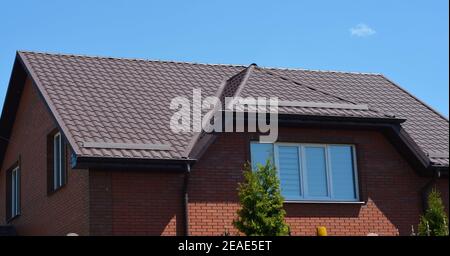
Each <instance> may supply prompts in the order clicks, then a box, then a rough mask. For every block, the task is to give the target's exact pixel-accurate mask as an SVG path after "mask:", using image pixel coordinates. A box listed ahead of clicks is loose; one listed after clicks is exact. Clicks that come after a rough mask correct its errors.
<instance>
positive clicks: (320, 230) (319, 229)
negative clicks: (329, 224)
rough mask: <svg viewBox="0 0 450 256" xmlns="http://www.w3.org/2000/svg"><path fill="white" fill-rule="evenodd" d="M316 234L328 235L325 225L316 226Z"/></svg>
mask: <svg viewBox="0 0 450 256" xmlns="http://www.w3.org/2000/svg"><path fill="white" fill-rule="evenodd" d="M317 236H328V233H327V228H326V227H317Z"/></svg>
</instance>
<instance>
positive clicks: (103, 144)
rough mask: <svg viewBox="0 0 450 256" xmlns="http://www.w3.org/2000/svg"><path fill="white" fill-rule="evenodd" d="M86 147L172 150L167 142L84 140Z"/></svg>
mask: <svg viewBox="0 0 450 256" xmlns="http://www.w3.org/2000/svg"><path fill="white" fill-rule="evenodd" d="M83 147H84V148H103V149H148V150H171V148H172V147H171V146H170V145H165V144H135V143H110V142H83Z"/></svg>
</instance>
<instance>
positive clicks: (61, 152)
mask: <svg viewBox="0 0 450 256" xmlns="http://www.w3.org/2000/svg"><path fill="white" fill-rule="evenodd" d="M48 148H49V150H48V152H47V153H48V154H49V158H48V159H49V161H48V174H47V176H48V190H49V192H53V191H56V190H58V189H59V188H61V187H63V186H64V185H65V184H66V181H67V174H66V150H65V143H64V138H63V136H62V135H61V133H60V132H54V133H52V134H50V135H49V141H48Z"/></svg>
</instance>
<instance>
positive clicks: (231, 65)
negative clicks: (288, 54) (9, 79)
mask: <svg viewBox="0 0 450 256" xmlns="http://www.w3.org/2000/svg"><path fill="white" fill-rule="evenodd" d="M17 52H20V53H25V54H27V53H31V54H42V55H51V56H66V57H81V58H92V59H93V58H97V59H112V60H129V61H146V62H159V63H173V64H191V65H202V66H227V67H240V68H244V67H246V65H243V64H220V63H203V62H194V61H174V60H162V59H144V58H132V57H112V56H101V55H87V54H69V53H59V52H53V53H50V52H40V51H25V50H19V51H17Z"/></svg>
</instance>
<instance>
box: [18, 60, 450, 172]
mask: <svg viewBox="0 0 450 256" xmlns="http://www.w3.org/2000/svg"><path fill="white" fill-rule="evenodd" d="M19 55H20V57H21V58H22V61H23V62H24V63H25V65H26V66H27V68H28V69H29V72H30V73H31V74H32V76H33V79H34V80H35V82H36V84H37V86H38V88H39V90H40V91H41V93H42V95H43V96H44V98H45V100H46V101H47V104H48V105H49V107H50V109H51V111H52V113H53V114H54V116H55V118H56V119H57V121H58V123H59V125H60V126H61V128H62V129H63V131H64V133H65V134H66V136H67V137H68V139H69V142H70V144H71V145H72V147H73V148H74V150H75V152H76V153H77V154H78V155H79V156H84V157H118V158H143V159H145V158H151V159H181V158H183V157H185V155H184V152H185V150H186V148H187V146H188V143H189V142H190V141H191V140H192V137H193V136H194V134H193V133H184V134H176V133H173V132H172V131H171V130H170V128H169V120H170V117H171V115H172V113H173V112H174V111H175V110H170V109H169V103H170V100H171V99H172V98H174V97H176V96H187V97H191V95H192V89H193V88H201V89H202V93H203V95H204V96H212V95H216V94H217V91H218V90H219V88H220V87H221V86H224V87H225V88H222V89H223V94H227V96H229V95H228V94H234V95H239V96H242V97H246V96H253V97H258V96H261V97H270V96H277V97H279V98H280V100H285V101H301V102H318V103H333V104H355V105H357V104H367V105H368V106H369V108H368V109H367V110H355V109H338V108H308V107H281V108H280V111H285V112H286V113H289V114H300V115H314V116H339V117H347V116H348V117H361V118H386V119H392V118H393V116H395V117H397V118H400V119H406V122H405V123H403V124H402V126H403V127H404V129H405V130H406V131H407V132H408V134H409V135H410V136H411V137H412V138H413V140H414V141H415V142H416V143H417V144H418V145H419V146H420V148H421V149H422V150H423V152H424V153H425V154H427V153H428V152H443V154H444V157H442V154H440V155H439V157H438V158H436V157H433V156H431V155H430V159H431V160H432V161H433V160H435V163H436V164H439V165H447V166H448V142H449V141H448V132H449V131H448V130H449V129H448V128H449V124H448V120H447V119H446V118H444V117H442V116H441V115H439V114H438V113H437V112H435V111H434V110H433V109H431V108H430V107H428V106H426V105H425V104H423V103H422V102H420V101H419V100H417V99H416V98H415V97H413V96H412V95H410V94H409V93H407V92H406V91H404V90H403V89H401V88H399V87H398V86H396V85H395V84H394V83H392V82H391V81H390V80H388V79H386V78H385V77H384V76H382V75H378V74H360V73H345V72H325V71H307V70H293V69H275V68H260V67H256V66H255V67H253V65H251V66H250V67H251V70H250V72H248V71H249V70H248V68H247V67H245V66H232V65H207V64H195V63H179V62H166V61H147V60H135V59H116V58H102V57H88V56H74V55H60V54H46V53H34V52H20V53H19ZM244 71H245V72H244ZM84 143H91V144H92V143H94V144H95V143H106V144H115V143H116V144H117V143H118V144H126V145H131V144H133V145H139V144H144V145H166V146H167V148H170V149H169V150H152V149H150V147H147V148H148V149H147V148H145V147H140V146H136V149H132V148H120V147H117V148H106V147H103V148H95V147H83V145H84ZM445 155H446V156H447V157H445Z"/></svg>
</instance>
